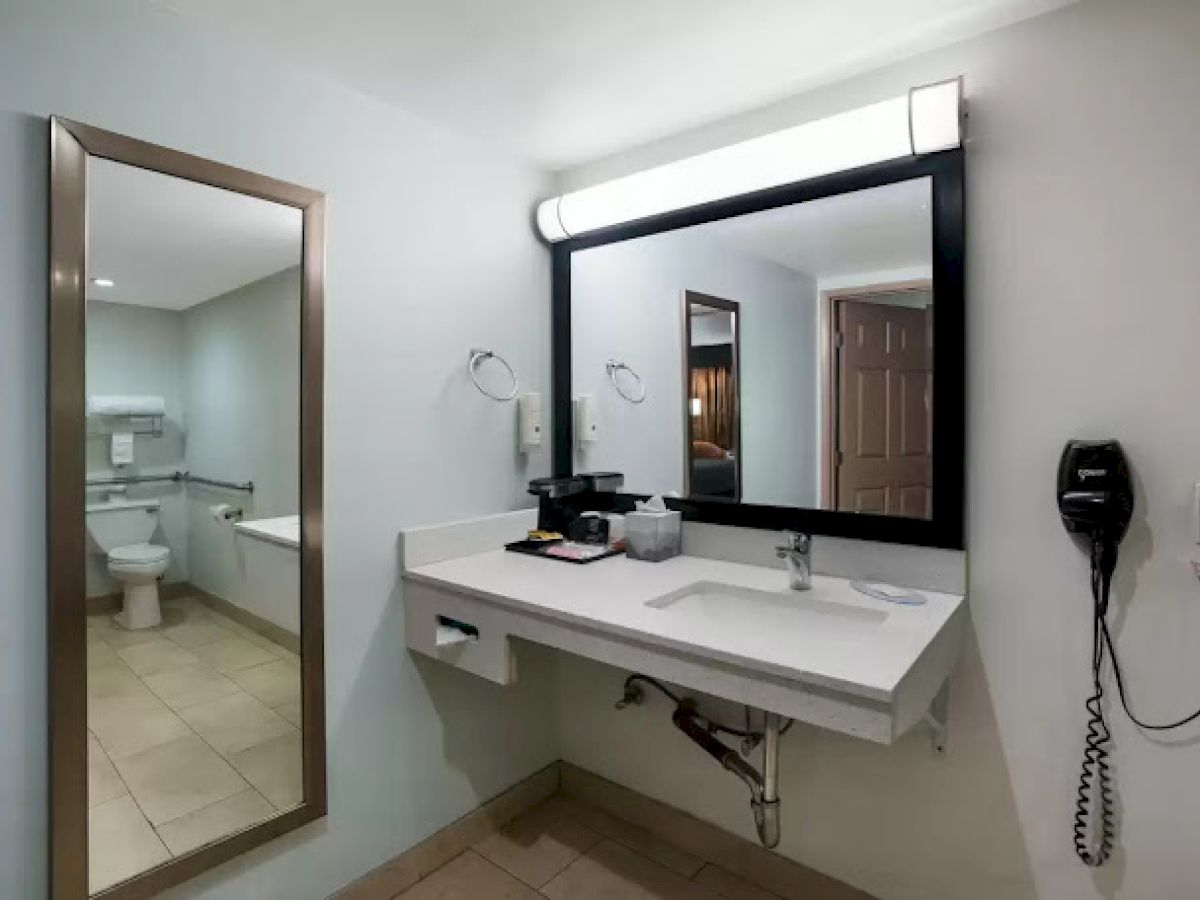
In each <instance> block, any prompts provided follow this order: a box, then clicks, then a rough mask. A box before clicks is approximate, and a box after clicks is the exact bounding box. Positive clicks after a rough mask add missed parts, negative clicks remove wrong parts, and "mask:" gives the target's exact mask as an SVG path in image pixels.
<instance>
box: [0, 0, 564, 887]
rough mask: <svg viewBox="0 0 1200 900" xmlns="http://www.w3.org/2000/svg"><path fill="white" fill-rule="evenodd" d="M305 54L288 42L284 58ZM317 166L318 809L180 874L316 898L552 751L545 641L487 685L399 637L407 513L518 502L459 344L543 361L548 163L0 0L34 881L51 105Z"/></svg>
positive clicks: (4, 780) (12, 694)
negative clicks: (290, 51)
mask: <svg viewBox="0 0 1200 900" xmlns="http://www.w3.org/2000/svg"><path fill="white" fill-rule="evenodd" d="M296 62H297V63H299V62H300V60H296ZM51 113H58V114H62V115H66V116H69V117H72V118H76V119H81V120H83V121H87V122H90V123H92V124H95V125H99V126H102V127H105V128H110V129H113V130H116V131H120V132H124V133H127V134H132V135H135V136H137V137H140V138H144V139H148V140H151V141H155V142H158V143H162V144H166V145H168V146H171V147H176V148H179V149H182V150H186V151H188V152H191V153H196V154H200V155H202V156H207V157H211V158H215V159H218V160H221V161H223V162H226V163H232V164H234V165H238V166H242V167H245V168H249V169H252V170H255V171H259V172H264V173H266V174H269V175H272V176H275V177H277V178H282V179H286V180H289V181H294V182H298V183H300V184H305V185H309V186H312V187H315V188H319V189H321V190H324V191H326V192H327V194H328V201H329V202H328V235H329V240H328V247H327V257H328V269H327V276H328V277H327V281H326V336H325V337H326V344H325V351H326V392H327V398H328V402H327V404H326V441H325V452H326V467H325V472H326V495H325V502H326V523H325V524H326V528H325V535H324V537H325V548H326V558H325V568H326V583H325V598H326V608H327V615H326V622H325V638H326V666H327V667H326V696H327V705H328V723H329V796H330V814H329V817H328V818H327V819H325V820H323V821H320V822H316V823H313V824H312V825H310V826H308V827H306V828H305V829H303V830H302V831H300V832H297V833H295V834H292V835H289V836H287V837H284V838H282V839H280V840H278V841H275V842H273V843H272V844H271V845H269V846H267V847H264V848H262V849H260V850H257V851H255V852H253V853H251V854H249V855H248V856H245V857H242V858H240V859H238V860H236V861H234V862H232V863H230V864H229V865H226V866H224V867H222V868H221V869H219V870H217V871H215V872H211V873H208V874H206V875H204V876H201V877H200V878H198V879H196V880H195V881H193V882H190V883H189V884H188V885H187V886H185V887H183V888H181V889H179V890H177V891H175V892H173V893H172V896H176V897H205V898H238V900H241V898H246V897H255V898H260V900H268V898H289V900H303V898H320V897H324V896H326V895H327V894H328V893H330V892H331V891H333V890H334V889H335V888H337V887H339V886H340V885H342V884H345V883H346V882H348V881H350V880H351V879H352V878H354V877H356V876H358V875H360V874H362V873H363V872H365V871H366V870H367V869H368V868H370V867H371V866H374V865H376V864H378V863H380V862H382V861H383V860H385V859H387V858H389V857H391V856H392V855H394V854H395V853H397V852H399V851H400V850H402V849H404V848H406V847H408V846H410V845H412V844H413V843H415V842H416V841H417V840H419V839H421V838H423V837H424V836H426V835H428V834H430V833H432V832H433V831H435V830H437V829H439V828H441V827H442V826H444V825H446V824H447V823H448V822H450V821H451V820H453V819H454V818H456V817H457V816H459V815H462V814H463V813H465V812H466V811H468V810H470V809H472V808H473V807H475V806H476V805H477V804H478V803H479V802H480V801H481V800H482V799H483V798H486V797H488V796H491V795H493V794H495V793H497V792H499V791H500V790H502V789H504V788H505V787H507V786H508V785H510V784H512V783H514V782H515V781H517V780H518V779H520V778H522V777H524V776H526V775H528V774H529V773H531V772H533V771H535V770H536V769H538V768H540V767H541V766H543V765H545V764H546V763H548V762H550V761H551V760H553V759H554V758H555V757H556V756H557V746H556V739H555V736H554V732H553V724H552V720H551V716H550V715H548V714H547V711H548V710H550V709H551V708H552V705H553V704H552V683H551V677H552V669H551V667H550V662H551V661H550V659H549V658H548V657H547V656H545V655H533V656H530V657H529V658H528V659H523V665H524V669H523V672H522V678H523V681H522V684H521V685H520V686H519V687H517V688H515V689H504V688H500V687H497V686H493V685H489V684H487V683H484V682H481V681H479V680H478V679H474V678H472V677H471V676H469V675H465V674H463V673H460V672H456V671H452V670H447V669H445V667H441V666H438V665H437V664H436V663H428V664H426V663H425V662H418V661H415V660H413V659H412V658H411V657H410V656H409V654H408V653H407V652H406V651H405V650H404V643H403V634H402V630H401V629H402V621H403V617H402V607H401V603H402V597H401V592H400V588H399V583H398V577H397V562H396V541H397V532H398V529H399V528H400V527H401V526H402V525H405V524H418V523H424V522H432V521H440V520H446V519H453V518H459V517H464V516H470V515H474V514H479V513H487V512H495V511H497V510H503V509H509V508H512V507H514V506H519V505H523V504H526V503H527V502H528V498H527V497H526V495H525V493H524V482H525V481H526V480H527V479H528V478H529V477H530V476H532V475H541V474H545V472H546V471H547V468H548V467H547V450H546V448H543V449H542V450H541V451H540V452H539V453H537V454H536V455H535V456H534V457H533V459H532V460H531V461H530V462H528V463H526V462H525V460H524V459H523V458H522V457H520V456H518V454H517V452H516V424H515V410H514V408H513V406H512V405H511V404H498V403H492V402H489V401H487V400H485V399H484V398H483V397H481V396H479V394H477V393H476V392H475V390H474V388H472V387H471V385H470V382H469V381H468V380H467V379H466V373H465V364H466V356H467V351H468V349H469V348H470V347H472V346H476V345H484V346H488V345H490V346H494V347H495V348H496V349H497V350H500V351H502V352H504V353H505V354H506V355H507V356H508V358H509V360H510V361H511V362H512V363H513V365H514V367H515V368H516V369H517V372H518V374H519V375H520V377H521V379H522V383H523V385H525V386H527V388H528V389H534V390H541V391H543V392H546V391H547V390H548V387H549V378H548V373H549V362H548V356H549V354H548V341H549V315H548V309H549V303H548V301H547V299H546V298H548V296H549V278H548V261H547V254H546V252H545V250H544V249H543V248H542V247H541V246H539V245H538V243H537V241H536V240H535V237H534V235H533V232H532V229H531V227H530V224H529V221H530V219H529V213H530V209H531V207H532V204H533V202H534V200H535V199H537V198H538V197H539V196H542V195H544V194H546V193H547V188H548V185H547V184H546V182H545V179H544V177H543V176H542V175H541V174H540V173H538V172H536V171H534V170H531V169H529V168H525V167H523V166H521V165H518V164H515V163H513V162H511V161H509V160H507V159H506V158H504V157H502V156H501V155H499V154H497V153H495V152H493V150H492V149H491V148H490V147H487V146H484V145H481V144H479V143H477V142H472V141H468V140H463V139H459V138H456V137H454V136H452V135H450V134H448V133H446V132H443V131H441V130H439V129H437V128H434V127H431V126H428V125H425V124H423V123H422V122H420V121H418V120H416V119H414V118H411V117H409V116H406V115H404V114H402V113H400V112H397V111H396V110H394V109H392V108H389V107H387V106H384V105H382V104H380V103H377V102H375V101H372V100H369V99H366V98H364V97H361V96H358V95H355V94H352V93H349V92H346V91H344V90H341V89H339V88H337V87H335V86H333V85H331V84H330V83H328V82H326V81H324V80H322V79H320V78H316V77H308V76H306V75H303V74H301V73H300V71H299V70H298V69H293V68H291V67H290V66H289V64H287V63H286V62H283V61H275V60H271V59H268V58H265V57H264V55H263V53H262V52H261V50H260V49H259V48H256V47H253V46H244V45H238V44H233V43H230V42H229V39H228V38H222V37H218V36H216V35H213V34H211V33H209V32H206V31H205V30H204V29H203V28H202V27H199V26H197V25H196V24H195V23H194V22H186V21H182V20H179V19H177V18H176V17H174V16H173V15H171V14H170V13H168V12H165V11H162V10H160V9H158V8H156V7H152V6H149V5H146V4H143V3H140V2H134V0H110V2H106V3H103V4H95V3H89V2H85V0H41V2H38V3H28V2H18V0H0V158H2V159H3V160H4V165H3V167H0V208H2V209H3V211H4V212H3V215H0V417H2V420H3V421H4V422H5V425H6V427H7V428H8V429H9V431H8V435H7V436H6V438H5V445H4V452H3V453H0V500H2V501H3V509H4V510H5V516H4V517H3V519H2V520H0V521H2V523H3V524H0V571H2V572H3V574H4V578H5V590H4V591H3V592H2V593H0V723H2V725H0V872H2V873H3V879H4V890H3V893H4V896H5V898H6V900H7V898H13V900H35V898H41V897H44V896H45V893H46V814H45V804H46V765H45V759H46V713H45V710H46V690H45V683H46V682H45V672H46V670H47V668H48V665H47V659H46V656H45V651H44V649H43V648H44V647H45V605H44V596H45V577H44V572H45V565H46V563H45V556H44V539H43V523H44V517H45V504H44V500H43V494H44V477H45V476H44V473H45V467H44V452H45V445H44V438H43V434H44V425H45V408H44V389H45V368H44V367H45V352H44V349H43V348H44V346H45V340H46V335H45V317H46V313H45V304H46V271H47V265H46V230H47V221H46V160H47V156H48V140H47V133H48V132H47V124H46V118H45V117H46V116H47V115H49V114H51Z"/></svg>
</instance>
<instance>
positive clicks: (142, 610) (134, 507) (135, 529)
mask: <svg viewBox="0 0 1200 900" xmlns="http://www.w3.org/2000/svg"><path fill="white" fill-rule="evenodd" d="M158 506H159V504H158V501H157V500H127V499H112V500H107V501H105V502H103V503H90V504H88V507H87V526H88V532H89V533H90V534H91V536H92V539H93V540H94V541H95V542H96V545H97V546H98V547H99V548H100V549H101V550H102V551H104V553H105V554H107V561H108V573H109V574H110V575H112V577H113V580H115V581H116V582H117V583H118V584H119V585H121V587H122V589H123V590H124V592H125V600H124V604H123V606H122V609H121V611H120V612H119V613H117V614H116V615H115V616H113V620H114V621H115V622H116V623H117V624H118V625H120V626H121V627H123V628H128V629H130V630H131V631H133V630H137V629H139V628H153V627H154V626H155V625H157V624H159V622H161V621H162V612H161V611H160V610H159V606H158V579H159V578H160V577H161V576H162V574H163V572H165V571H167V565H168V564H169V563H170V561H171V551H170V549H169V548H168V547H163V546H160V545H158V544H151V543H149V541H150V538H151V537H152V536H153V534H154V531H155V529H156V528H157V527H158Z"/></svg>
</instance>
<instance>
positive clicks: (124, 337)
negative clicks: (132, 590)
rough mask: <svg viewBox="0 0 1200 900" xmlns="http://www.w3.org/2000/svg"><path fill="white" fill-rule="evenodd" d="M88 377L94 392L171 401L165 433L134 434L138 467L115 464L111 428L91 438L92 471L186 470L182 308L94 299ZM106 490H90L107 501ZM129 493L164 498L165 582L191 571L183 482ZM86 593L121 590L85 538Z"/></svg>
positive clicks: (160, 535)
mask: <svg viewBox="0 0 1200 900" xmlns="http://www.w3.org/2000/svg"><path fill="white" fill-rule="evenodd" d="M86 329H87V334H86V341H87V363H86V381H87V392H88V393H89V394H157V395H160V396H161V397H162V398H163V400H164V401H165V403H166V412H167V414H166V416H165V417H164V419H163V433H162V436H161V437H153V436H151V435H148V434H139V435H135V436H134V439H133V444H134V452H133V465H130V466H122V467H121V468H120V470H119V471H118V470H114V469H113V466H112V455H111V438H110V437H109V435H108V433H107V431H106V432H105V433H103V434H101V433H97V434H94V435H93V434H91V433H90V429H89V437H88V440H87V474H88V476H89V477H96V478H107V477H111V476H112V475H114V474H119V475H145V474H154V473H161V472H176V471H179V470H180V469H183V468H185V466H184V462H183V445H184V434H183V432H184V427H185V426H184V409H185V403H184V372H183V356H184V340H183V317H182V316H180V314H179V313H177V312H173V311H171V310H165V309H152V308H150V307H147V306H128V305H125V304H121V303H101V302H89V303H88V305H87V325H86ZM107 493H108V489H103V488H102V489H99V490H96V491H91V492H89V499H91V498H95V499H98V500H99V499H103V497H104V496H105V495H106V494H107ZM126 494H127V496H129V497H138V498H141V497H154V498H157V499H158V500H159V502H160V504H161V505H160V506H159V510H158V524H159V530H158V531H157V532H156V533H155V535H154V537H153V538H152V540H154V541H156V542H158V543H161V544H163V545H164V546H166V547H168V548H170V550H171V563H170V566H169V567H168V568H167V571H166V573H165V576H164V577H165V579H166V581H168V582H174V581H184V580H186V579H187V577H188V541H187V510H186V499H185V492H184V489H183V486H182V485H179V484H173V483H171V482H153V483H147V484H141V485H131V486H130V487H129V488H128V490H127V491H126ZM88 547H89V551H90V552H89V554H88V561H87V593H88V596H89V597H96V596H100V595H102V594H111V593H115V592H119V591H120V590H121V587H120V585H118V584H117V583H116V582H114V581H113V579H112V578H111V576H109V574H108V560H107V558H106V555H105V553H104V551H102V550H101V549H100V548H99V547H97V546H95V545H94V544H92V542H91V541H89V542H88Z"/></svg>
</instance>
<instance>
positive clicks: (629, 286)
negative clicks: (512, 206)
mask: <svg viewBox="0 0 1200 900" xmlns="http://www.w3.org/2000/svg"><path fill="white" fill-rule="evenodd" d="M931 207H932V179H931V178H930V177H919V178H910V179H908V180H902V181H896V182H894V183H890V184H885V185H883V186H880V187H872V188H868V189H864V190H857V191H852V192H849V193H843V194H837V195H834V196H828V197H823V198H820V199H815V200H809V201H807V202H802V203H795V204H792V205H788V206H781V207H777V208H773V209H767V210H763V211H760V212H754V213H749V214H746V215H741V216H734V217H730V218H723V219H717V220H715V221H710V222H705V223H703V224H699V225H694V226H691V227H686V228H679V229H676V230H669V231H660V232H656V233H653V234H649V235H646V236H642V237H635V238H631V239H628V240H618V241H615V242H612V243H606V244H601V245H599V246H593V247H585V248H582V249H578V250H575V251H574V252H573V253H572V254H571V300H570V302H571V370H572V371H571V378H572V392H573V395H574V396H577V397H578V396H580V395H591V396H592V397H593V401H592V402H593V403H594V405H595V415H596V420H597V421H596V426H595V428H594V429H593V433H592V435H591V439H589V440H588V441H586V442H583V441H580V442H578V443H577V445H576V447H575V448H574V451H573V452H574V460H573V462H574V468H575V471H597V470H612V471H619V472H623V473H624V474H625V489H626V490H627V491H629V492H630V493H636V494H656V493H661V494H664V495H667V496H680V497H689V498H693V499H703V500H715V501H725V502H729V503H739V502H740V503H747V504H761V505H768V506H781V507H795V508H801V509H820V510H832V511H839V512H855V513H873V514H879V515H886V516H901V517H907V518H915V519H925V520H929V519H931V518H932V516H933V466H934V460H933V428H934V425H933V423H934V411H935V405H934V397H933V333H934V332H933V314H934V297H933V244H932V241H933V236H932V231H933V223H932V212H931ZM681 309H682V316H681V315H680V310H681ZM681 318H682V326H681V324H680V319H681ZM612 358H618V359H621V360H623V361H624V362H625V363H626V364H627V365H628V366H629V367H631V368H632V369H633V370H636V372H637V373H638V374H639V376H640V378H641V380H642V384H643V387H644V390H645V395H646V396H645V400H644V402H641V403H631V402H629V401H628V399H627V398H625V397H624V396H622V394H621V392H619V391H616V390H614V386H613V385H612V384H610V383H608V382H609V380H610V379H609V378H608V377H607V375H606V371H605V360H608V359H612Z"/></svg>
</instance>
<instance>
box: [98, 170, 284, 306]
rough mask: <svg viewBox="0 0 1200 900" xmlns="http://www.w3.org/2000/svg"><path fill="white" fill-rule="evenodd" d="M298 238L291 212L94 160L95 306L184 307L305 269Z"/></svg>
mask: <svg viewBox="0 0 1200 900" xmlns="http://www.w3.org/2000/svg"><path fill="white" fill-rule="evenodd" d="M301 235H302V217H301V213H300V210H298V209H294V208H292V207H290V206H283V205H281V204H278V203H271V202H270V201H267V200H259V199H257V198H255V197H248V196H245V195H244V194H235V193H233V192H231V191H224V190H221V189H220V188H214V187H209V186H208V185H203V184H197V183H195V182H192V181H184V180H183V179H182V178H173V177H171V176H169V175H162V174H160V173H158V172H150V171H147V170H145V169H138V168H134V167H133V166H126V165H122V164H120V163H114V162H110V161H108V160H105V159H99V158H97V157H92V158H90V159H89V160H88V278H89V283H88V299H91V300H104V301H109V302H113V303H129V304H133V305H135V306H154V307H158V308H159V309H174V310H181V309H187V308H188V307H189V306H194V305H195V304H197V303H202V302H204V301H205V300H210V299H212V298H213V297H219V296H220V295H221V294H225V293H228V292H229V291H231V290H233V289H234V288H238V287H241V286H242V285H245V284H249V283H250V282H253V281H258V280H259V279H260V278H265V277H266V276H268V275H272V274H274V273H275V272H279V271H282V270H283V269H287V268H290V267H292V266H298V265H299V264H300V249H301ZM94 278H107V279H111V280H112V281H113V282H114V284H113V286H112V287H102V286H99V285H95V284H93V283H91V279H94Z"/></svg>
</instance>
